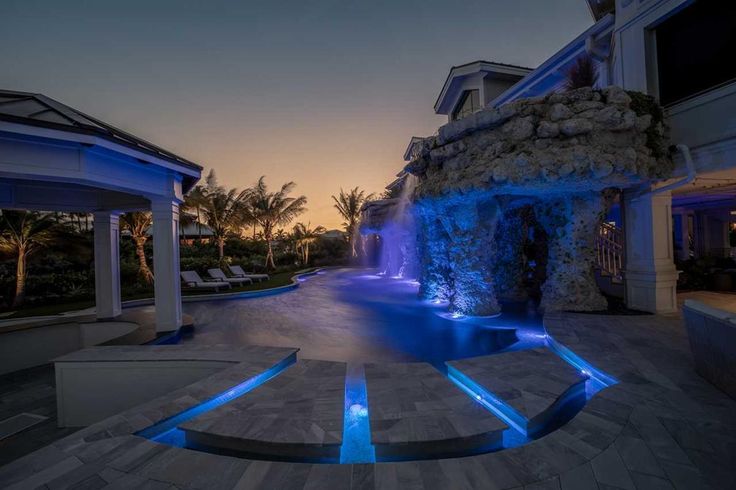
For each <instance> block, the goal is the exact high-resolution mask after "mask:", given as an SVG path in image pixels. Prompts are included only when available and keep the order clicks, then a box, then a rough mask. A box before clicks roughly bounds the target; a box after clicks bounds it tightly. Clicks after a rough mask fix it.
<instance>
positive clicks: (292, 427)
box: [180, 359, 346, 457]
mask: <svg viewBox="0 0 736 490" xmlns="http://www.w3.org/2000/svg"><path fill="white" fill-rule="evenodd" d="M345 370H346V364H345V363H342V362H332V361H315V360H309V359H307V360H301V361H298V362H297V363H296V364H295V365H293V366H291V367H289V368H287V369H286V370H285V371H283V372H282V373H281V374H279V375H278V376H277V377H275V378H273V379H271V380H269V381H268V382H266V383H264V384H263V385H261V386H259V387H258V388H256V389H254V390H253V391H252V392H250V393H248V395H247V396H244V397H241V398H238V399H236V400H233V401H232V402H230V403H227V404H225V405H222V406H220V407H218V408H216V409H215V410H212V411H210V412H206V413H204V414H202V415H200V416H198V417H196V418H194V419H192V420H190V421H188V422H186V423H184V424H182V425H180V428H181V429H182V430H184V432H185V433H186V434H187V439H188V440H191V441H193V442H196V443H200V444H205V445H207V446H210V447H226V448H229V449H233V450H240V451H245V452H250V453H259V452H262V449H259V445H261V443H268V444H271V445H273V446H272V447H269V449H268V450H269V451H274V452H276V453H278V454H282V455H283V454H285V452H288V453H289V454H291V455H292V456H296V455H300V454H301V455H302V456H314V455H315V454H317V453H319V454H321V455H323V456H324V457H328V456H339V450H340V444H341V443H342V430H343V419H344V404H345V402H344V400H345ZM284 445H291V446H294V447H292V448H288V449H287V448H285V447H284ZM300 451H303V452H300Z"/></svg>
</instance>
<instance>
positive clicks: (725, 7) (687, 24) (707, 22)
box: [655, 0, 736, 105]
mask: <svg viewBox="0 0 736 490" xmlns="http://www.w3.org/2000/svg"><path fill="white" fill-rule="evenodd" d="M655 35H656V43H657V75H658V79H659V100H660V103H661V104H662V105H667V104H671V103H673V102H677V101H680V100H682V99H685V98H687V97H690V96H692V95H695V94H697V93H699V92H702V91H704V90H707V89H710V88H714V87H716V86H718V85H722V84H724V83H726V82H729V81H731V80H735V79H736V62H734V59H735V58H734V57H735V56H736V2H734V1H732V0H729V1H721V0H718V1H715V0H698V1H696V2H695V3H693V4H692V5H690V6H688V7H686V8H684V9H682V10H681V11H679V12H677V13H676V14H674V15H672V16H671V17H670V18H668V19H667V20H665V21H664V22H662V23H661V24H659V25H658V26H657V27H656V28H655Z"/></svg>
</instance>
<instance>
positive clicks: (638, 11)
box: [391, 0, 736, 313]
mask: <svg viewBox="0 0 736 490" xmlns="http://www.w3.org/2000/svg"><path fill="white" fill-rule="evenodd" d="M588 6H589V8H590V11H591V14H592V16H593V19H594V23H593V25H591V26H590V27H589V28H588V29H587V30H586V31H585V32H583V33H581V34H580V35H578V36H577V37H575V38H574V39H573V40H571V41H570V42H569V43H568V44H566V45H565V46H563V47H562V48H561V49H560V50H558V51H557V52H556V53H555V54H553V55H552V56H551V57H550V58H549V59H547V60H545V61H544V62H543V63H542V64H540V65H539V66H538V67H537V68H535V69H533V70H532V69H528V68H523V67H518V66H514V65H507V64H502V63H491V62H486V61H476V62H473V63H468V64H466V65H461V66H457V67H453V68H452V69H451V70H450V73H449V75H448V77H447V79H446V80H445V83H444V85H443V86H442V89H441V91H440V94H439V97H438V99H437V101H436V102H435V106H434V108H435V112H436V113H437V114H443V115H447V116H448V121H455V120H458V119H462V118H464V117H467V116H469V115H471V114H473V113H474V112H476V111H478V110H480V109H481V108H483V107H500V106H503V105H504V104H507V103H509V102H512V101H514V100H517V99H520V98H528V97H537V96H543V95H546V94H549V93H551V92H555V91H559V90H561V89H562V88H563V84H564V82H565V80H566V74H567V73H568V71H569V70H570V68H571V67H572V66H573V64H574V63H576V61H577V60H578V59H579V58H580V57H581V56H587V57H589V58H590V59H592V60H593V62H594V63H595V66H596V68H597V73H598V81H597V86H598V87H599V88H602V87H605V86H608V85H617V86H619V87H621V88H623V89H625V90H630V91H638V92H643V93H646V94H649V95H651V96H653V97H655V98H656V100H658V102H659V103H660V104H661V105H662V106H663V108H664V124H665V125H666V126H668V128H669V135H670V140H671V142H672V144H673V147H676V148H677V150H676V151H675V152H674V159H675V164H676V169H675V172H674V175H673V176H672V178H671V179H669V180H666V181H662V182H656V183H655V184H653V185H650V186H648V187H647V188H639V189H628V190H626V191H625V192H624V193H623V196H622V197H621V199H620V204H619V207H617V208H616V209H614V210H613V213H612V216H611V217H609V221H611V222H612V223H610V224H612V225H613V226H611V227H609V228H608V231H607V233H609V234H610V233H615V234H620V238H619V244H620V250H618V251H617V252H615V253H616V254H618V257H617V260H618V261H619V262H620V263H621V264H622V266H623V281H624V286H625V298H626V302H627V305H628V306H629V307H630V308H635V309H639V310H645V311H652V312H660V313H664V312H672V311H675V310H676V309H677V302H676V296H675V294H676V285H677V279H678V271H677V268H676V265H675V262H676V261H680V260H686V259H689V258H691V257H703V256H716V257H727V256H730V255H731V247H730V242H729V233H730V230H731V229H732V228H734V225H735V223H736V219H734V216H736V63H733V62H732V61H731V60H733V56H734V55H733V53H734V52H736V3H734V2H715V1H708V0H695V1H693V0H615V1H612V0H602V1H597V0H588ZM683 74H686V75H687V76H683ZM419 141H421V139H420V138H416V137H415V138H412V140H411V142H410V144H409V147H408V148H407V152H406V154H405V159H406V160H410V159H411V153H412V148H413V146H414V145H416V144H417V143H418V142H419ZM399 178H400V179H401V174H399ZM391 185H392V186H396V185H398V182H396V181H395V182H393V183H392V184H391Z"/></svg>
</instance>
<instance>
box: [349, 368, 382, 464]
mask: <svg viewBox="0 0 736 490" xmlns="http://www.w3.org/2000/svg"><path fill="white" fill-rule="evenodd" d="M343 424H344V425H343V436H342V447H341V448H340V463H341V464H355V463H375V462H376V450H375V448H374V447H373V445H372V444H371V426H370V418H369V413H368V392H367V390H366V386H365V370H364V369H363V365H362V364H352V365H349V366H348V372H347V374H346V377H345V419H344V422H343Z"/></svg>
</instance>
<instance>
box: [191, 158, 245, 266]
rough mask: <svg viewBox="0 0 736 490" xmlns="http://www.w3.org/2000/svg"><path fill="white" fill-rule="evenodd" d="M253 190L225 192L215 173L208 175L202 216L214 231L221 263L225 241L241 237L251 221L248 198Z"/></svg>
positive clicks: (213, 235)
mask: <svg viewBox="0 0 736 490" xmlns="http://www.w3.org/2000/svg"><path fill="white" fill-rule="evenodd" d="M250 193H251V190H250V189H246V190H244V191H238V190H237V189H230V190H225V188H224V187H222V186H220V185H219V184H218V183H217V177H216V176H215V171H214V170H210V173H209V174H208V175H207V179H206V184H205V187H204V191H203V196H204V197H203V200H202V204H201V206H202V215H203V218H204V222H205V224H206V225H207V226H208V227H209V228H210V230H211V231H212V237H213V238H214V240H215V243H217V250H218V253H219V257H220V261H222V260H223V259H224V257H225V240H226V239H227V237H228V236H231V235H239V234H240V230H241V229H242V228H243V226H245V225H246V224H249V223H248V220H249V219H250V218H249V216H250V214H249V212H248V207H247V205H246V203H247V198H248V197H249V196H250Z"/></svg>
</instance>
